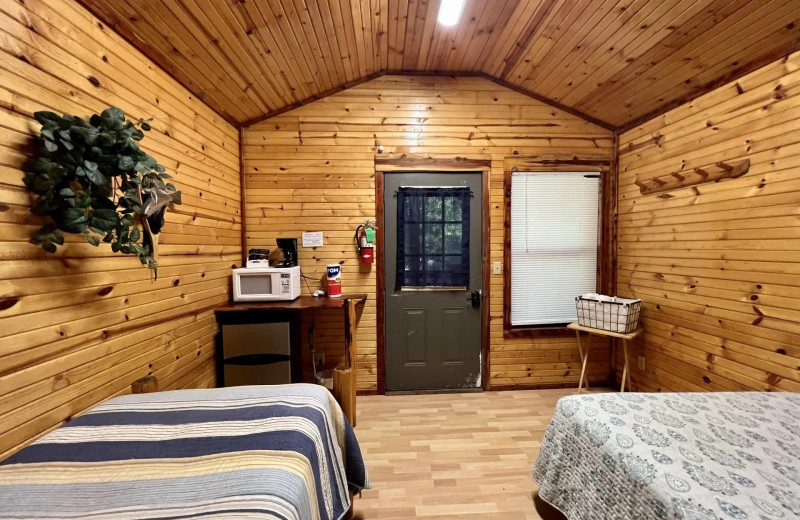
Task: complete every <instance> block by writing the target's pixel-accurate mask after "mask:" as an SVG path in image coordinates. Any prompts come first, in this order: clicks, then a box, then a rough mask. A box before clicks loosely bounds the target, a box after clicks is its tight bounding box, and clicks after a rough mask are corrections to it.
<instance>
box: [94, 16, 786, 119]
mask: <svg viewBox="0 0 800 520" xmlns="http://www.w3.org/2000/svg"><path fill="white" fill-rule="evenodd" d="M79 1H80V2H81V3H82V4H84V5H85V6H86V7H87V8H89V9H90V10H91V11H93V12H94V13H95V15H97V16H98V17H99V18H100V19H101V20H103V21H105V23H106V24H107V25H109V26H111V27H112V28H114V29H115V30H117V31H118V32H119V33H120V34H122V35H123V36H125V37H126V38H128V39H129V40H130V41H131V42H133V43H134V44H135V45H136V46H137V47H139V49H140V50H142V51H143V52H144V53H145V54H147V55H148V56H149V57H150V58H151V59H153V60H154V61H155V62H156V63H158V64H159V65H160V66H162V67H163V68H164V69H166V70H167V71H168V72H169V73H170V74H171V75H172V76H174V77H175V78H176V79H178V80H179V81H180V82H181V83H183V84H184V85H185V86H186V87H187V88H188V89H189V90H191V91H192V92H194V93H195V95H197V96H198V97H199V98H202V99H203V100H205V101H206V102H207V103H208V104H209V105H210V106H212V107H213V108H214V109H216V110H217V111H218V112H219V113H220V114H222V115H223V116H225V117H226V118H227V119H229V120H230V121H232V122H235V123H239V124H241V123H245V122H247V121H250V120H253V119H257V118H259V117H262V116H264V115H265V114H272V113H275V112H278V111H280V110H282V109H285V108H286V107H290V106H295V105H297V104H300V103H303V102H304V101H307V100H309V99H314V98H316V97H319V96H323V95H326V94H328V93H331V92H334V91H336V90H338V89H341V88H343V87H346V86H348V85H351V84H354V83H356V82H358V81H360V80H363V79H364V78H368V77H372V76H374V75H376V74H380V73H382V72H385V71H427V72H431V71H439V72H441V71H448V72H450V71H452V72H471V73H478V74H483V75H487V76H490V77H492V78H494V79H496V80H499V81H501V82H504V83H506V84H510V85H512V86H515V87H517V88H519V89H521V90H524V91H527V92H530V93H533V94H536V95H539V96H542V97H545V98H548V99H550V100H553V101H556V102H558V103H560V104H562V105H564V106H567V107H570V108H572V109H574V110H576V111H579V112H581V113H584V114H587V115H589V116H592V117H594V118H596V119H599V120H601V121H604V122H607V123H609V124H610V125H612V126H620V125H624V124H626V123H630V122H631V121H634V120H636V119H638V118H641V117H643V116H647V115H648V114H653V113H656V112H657V111H659V109H662V108H664V107H665V106H670V105H673V104H676V103H679V102H684V101H686V100H688V99H691V98H693V97H696V96H697V95H699V94H702V93H704V92H706V91H707V90H709V89H710V88H712V87H713V86H716V85H718V84H719V83H721V82H723V81H726V80H730V79H733V78H735V77H736V76H738V75H741V74H744V73H746V72H748V71H749V70H752V69H753V68H755V67H757V66H760V65H763V64H765V63H766V62H767V61H770V60H774V59H777V58H779V57H780V56H782V55H785V54H788V53H789V52H791V51H793V50H797V49H800V3H798V0H466V6H465V8H464V11H463V12H462V14H461V18H460V21H459V23H458V24H457V25H455V26H453V27H445V26H442V25H440V24H438V23H437V22H436V16H437V12H438V8H439V1H440V0H146V1H138V2H131V1H129V0H79ZM132 80H134V81H135V78H132Z"/></svg>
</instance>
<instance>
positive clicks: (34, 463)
mask: <svg viewBox="0 0 800 520" xmlns="http://www.w3.org/2000/svg"><path fill="white" fill-rule="evenodd" d="M343 453H344V454H346V456H345V457H343ZM348 485H349V487H350V488H351V489H354V490H360V489H362V488H368V487H369V486H370V484H369V478H368V476H367V472H366V468H365V467H364V463H363V460H362V458H361V451H360V449H359V447H358V442H357V441H356V438H355V435H354V433H353V429H352V427H351V426H350V424H349V423H348V422H347V419H346V418H345V417H344V415H343V414H342V411H341V409H340V408H339V405H338V404H337V403H336V401H335V400H334V399H333V397H332V396H331V394H330V393H329V392H328V391H327V390H326V389H325V388H322V387H320V386H315V385H305V384H298V385H281V386H259V387H255V386H252V387H235V388H220V389H213V390H180V391H175V392H161V393H152V394H140V395H128V396H123V397H118V398H115V399H111V400H110V401H107V402H106V403H104V404H102V405H100V406H98V407H96V408H94V409H92V410H90V411H88V412H87V413H85V414H84V415H82V416H80V417H78V418H77V419H75V420H73V421H71V422H70V423H68V424H67V425H65V426H63V427H61V428H59V429H57V430H55V431H53V432H52V433H50V434H48V435H46V436H44V437H42V438H41V439H39V440H38V441H36V442H35V443H34V444H32V445H31V446H28V447H27V448H25V449H23V450H22V451H20V452H19V453H17V454H15V455H13V456H12V457H10V458H9V459H7V460H6V461H4V462H3V463H2V464H0V518H14V519H19V518H58V519H64V518H82V519H93V520H94V519H106V518H114V519H118V518H120V519H121V518H131V519H133V518H136V519H142V518H149V519H153V518H159V519H161V518H199V517H204V518H212V517H213V518H220V517H224V518H270V519H286V520H290V519H297V520H308V519H318V518H319V519H334V520H336V519H339V518H341V517H342V516H343V515H344V514H345V512H346V511H347V509H348V507H349V504H350V496H349V493H348Z"/></svg>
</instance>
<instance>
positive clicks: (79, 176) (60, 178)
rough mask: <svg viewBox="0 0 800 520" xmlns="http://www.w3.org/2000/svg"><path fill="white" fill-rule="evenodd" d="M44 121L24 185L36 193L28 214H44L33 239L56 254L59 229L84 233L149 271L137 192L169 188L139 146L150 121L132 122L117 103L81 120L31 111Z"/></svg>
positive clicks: (149, 251)
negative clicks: (137, 260)
mask: <svg viewBox="0 0 800 520" xmlns="http://www.w3.org/2000/svg"><path fill="white" fill-rule="evenodd" d="M34 117H36V120H37V121H39V123H41V124H42V130H41V135H40V138H39V139H37V143H36V152H35V155H34V157H33V159H32V160H31V161H30V165H29V167H28V168H27V171H26V173H25V178H24V182H25V185H26V186H27V187H28V189H30V190H31V191H33V192H34V193H35V194H36V195H37V197H36V200H35V202H34V203H33V206H32V207H31V212H33V213H34V214H36V215H40V216H43V217H47V218H49V220H50V221H49V222H47V223H46V224H45V225H44V226H42V228H41V229H39V231H37V232H36V233H35V234H34V235H33V242H34V243H36V244H41V246H42V248H43V249H44V250H45V251H47V252H49V253H55V252H56V250H57V246H58V245H62V244H63V243H64V235H63V233H64V232H66V233H75V234H83V235H86V239H87V241H88V242H89V243H90V244H92V245H93V246H98V245H99V244H100V242H101V241H102V242H106V243H109V244H111V250H112V251H114V252H115V253H116V252H120V253H123V254H130V255H138V256H139V259H140V260H141V262H142V264H145V265H147V266H148V267H150V268H151V269H153V270H154V271H155V270H156V269H157V262H156V259H155V258H154V256H153V255H152V251H153V248H152V245H151V244H148V243H147V241H144V243H143V241H142V236H143V234H142V232H141V231H140V228H139V226H141V225H142V221H143V220H144V219H143V218H142V215H143V212H142V207H143V204H142V195H141V194H142V190H146V189H148V188H161V189H166V190H169V191H175V187H174V186H173V185H172V184H169V183H165V182H164V179H169V178H170V176H169V175H168V174H166V173H164V167H163V166H162V165H160V164H158V161H156V160H155V159H154V158H153V157H151V156H150V155H148V154H147V153H145V152H144V151H142V150H141V149H140V148H139V141H141V140H142V138H143V137H144V131H148V130H150V125H149V122H148V121H146V120H142V119H140V120H139V121H138V122H137V123H133V122H131V121H129V120H126V119H125V115H124V114H123V112H122V110H120V109H119V108H114V107H112V108H107V109H106V110H104V111H103V112H102V113H101V114H99V115H98V114H95V115H93V116H91V117H90V118H89V121H85V120H84V119H81V118H80V117H77V116H72V115H63V116H59V115H58V114H55V113H53V112H36V113H35V114H34Z"/></svg>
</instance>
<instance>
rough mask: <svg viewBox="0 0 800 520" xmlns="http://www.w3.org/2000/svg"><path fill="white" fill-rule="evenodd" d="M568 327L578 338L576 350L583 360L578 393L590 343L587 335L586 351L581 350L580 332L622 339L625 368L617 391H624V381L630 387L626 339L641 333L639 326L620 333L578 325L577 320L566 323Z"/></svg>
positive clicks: (587, 386)
mask: <svg viewBox="0 0 800 520" xmlns="http://www.w3.org/2000/svg"><path fill="white" fill-rule="evenodd" d="M567 328H568V329H572V330H574V331H575V336H576V337H577V339H578V352H580V355H581V361H582V362H583V366H582V367H581V379H580V381H578V393H581V391H582V388H583V379H584V378H585V377H586V364H587V361H589V347H590V346H591V345H592V339H591V336H590V337H589V342H588V344H587V345H586V351H585V352H584V350H583V345H582V344H581V332H588V333H589V334H590V335H591V334H596V335H598V336H606V337H609V338H620V339H621V340H622V350H623V352H624V354H625V368H623V370H622V386H621V387H620V389H619V391H620V392H624V391H625V381H626V380H627V381H628V390H630V389H631V381H630V370H628V341H629V340H632V339H633V338H635V337H636V336H638V335H639V334H641V333H642V328H641V327H639V328H638V329H636V330H634V331H633V332H630V333H628V334H622V333H620V332H611V331H610V330H603V329H593V328H591V327H584V326H582V325H578V322H577V321H576V322H574V323H570V324H569V325H567ZM586 388H589V380H588V378H586Z"/></svg>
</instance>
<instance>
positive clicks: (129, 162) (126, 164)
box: [117, 155, 136, 171]
mask: <svg viewBox="0 0 800 520" xmlns="http://www.w3.org/2000/svg"><path fill="white" fill-rule="evenodd" d="M135 164H136V163H135V162H134V161H133V157H131V156H130V155H123V156H122V157H120V158H119V162H118V163H117V168H119V169H120V170H125V171H127V170H132V169H133V166H134V165H135Z"/></svg>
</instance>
